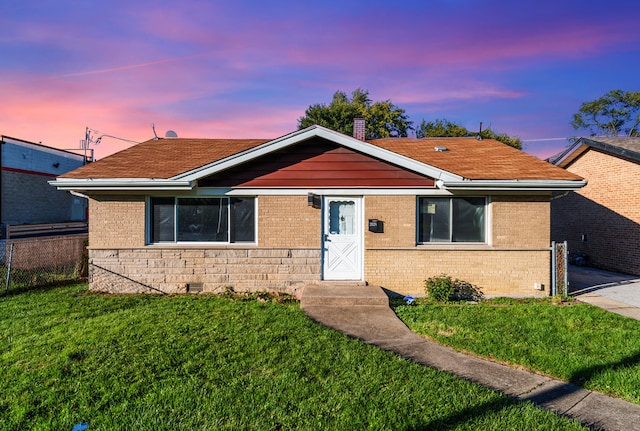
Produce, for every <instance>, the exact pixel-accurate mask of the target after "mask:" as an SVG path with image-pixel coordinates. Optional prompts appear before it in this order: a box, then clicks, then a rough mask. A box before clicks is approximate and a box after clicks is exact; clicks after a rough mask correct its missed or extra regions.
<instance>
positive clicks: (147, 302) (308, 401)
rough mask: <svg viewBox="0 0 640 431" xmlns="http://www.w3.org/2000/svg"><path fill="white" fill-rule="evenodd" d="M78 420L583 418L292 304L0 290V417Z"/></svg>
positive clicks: (45, 424) (246, 425) (558, 425)
mask: <svg viewBox="0 0 640 431" xmlns="http://www.w3.org/2000/svg"><path fill="white" fill-rule="evenodd" d="M231 294H232V292H230V293H229V294H228V295H231ZM409 308H414V307H409ZM81 421H85V422H88V423H89V430H121V429H135V430H160V431H162V430H177V431H180V430H214V429H215V430H250V429H251V430H254V429H256V430H276V429H279V430H292V429H297V430H318V429H322V430H343V429H363V430H366V429H369V430H383V429H396V430H410V429H413V430H418V429H428V430H472V429H482V430H505V429H526V430H549V429H553V430H578V429H583V428H581V427H580V425H579V424H578V423H577V422H575V421H570V420H568V419H566V418H561V417H559V416H558V415H555V414H553V413H551V412H548V411H545V410H543V409H540V408H536V407H534V406H533V404H531V403H525V402H518V401H516V400H514V399H512V398H509V397H507V396H504V395H502V394H499V393H498V392H495V391H492V390H489V389H487V388H483V387H481V386H479V385H475V384H473V383H471V382H468V381H466V380H463V379H459V378H456V377H454V376H451V375H449V374H447V373H443V372H439V371H437V370H435V369H433V368H430V367H423V366H420V365H418V364H416V363H414V362H412V361H407V360H405V359H402V358H400V357H398V356H397V355H394V354H392V353H390V352H386V351H383V350H382V349H379V348H377V347H374V346H371V345H368V344H365V343H362V342H360V341H358V340H355V339H352V338H350V337H347V336H345V335H344V334H341V333H338V332H336V331H333V330H331V329H328V328H325V327H322V326H320V325H317V324H315V323H314V322H312V321H311V319H309V318H308V317H307V316H305V314H304V313H303V312H302V311H301V310H300V308H299V306H298V304H297V303H286V304H279V303H275V302H271V301H268V302H260V296H256V299H255V300H244V299H241V300H237V299H234V298H227V297H220V296H215V295H100V294H92V293H88V292H87V291H86V285H78V286H72V287H65V288H53V289H48V290H44V289H41V290H32V291H27V292H23V293H20V294H16V295H11V296H5V297H2V298H0V430H3V431H4V430H7V431H9V430H11V431H13V430H16V431H17V430H42V431H47V430H71V429H72V428H73V426H74V424H77V423H80V422H81Z"/></svg>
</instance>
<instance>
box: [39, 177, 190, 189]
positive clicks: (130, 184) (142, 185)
mask: <svg viewBox="0 0 640 431" xmlns="http://www.w3.org/2000/svg"><path fill="white" fill-rule="evenodd" d="M49 184H50V185H52V186H54V187H56V188H57V189H58V190H75V191H79V190H85V191H92V190H193V186H194V182H193V181H177V180H166V179H155V178H136V179H117V178H114V179H92V178H89V179H65V178H57V179H56V180H54V181H49Z"/></svg>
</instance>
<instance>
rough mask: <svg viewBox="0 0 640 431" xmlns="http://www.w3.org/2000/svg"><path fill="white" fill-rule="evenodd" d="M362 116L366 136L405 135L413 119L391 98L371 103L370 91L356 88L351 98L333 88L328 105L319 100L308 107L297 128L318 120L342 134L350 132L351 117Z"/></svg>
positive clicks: (316, 122) (315, 122) (302, 127)
mask: <svg viewBox="0 0 640 431" xmlns="http://www.w3.org/2000/svg"><path fill="white" fill-rule="evenodd" d="M356 117H362V118H364V119H365V127H366V129H365V138H366V139H378V138H389V137H392V136H398V137H406V136H407V135H408V132H409V130H412V129H413V128H412V127H411V125H412V124H413V122H411V121H409V117H408V116H407V115H406V114H405V110H404V109H400V108H398V107H397V106H396V105H394V104H393V103H391V101H390V100H385V101H382V102H375V103H372V100H371V99H370V98H369V92H368V91H367V90H362V89H360V88H358V89H357V90H355V91H353V92H352V93H351V99H349V97H348V96H347V95H346V93H344V92H342V91H336V92H335V93H334V95H333V100H332V101H331V103H330V104H329V105H325V104H323V103H318V104H314V105H311V106H309V107H308V108H307V110H306V111H305V113H304V116H303V117H300V118H299V119H298V129H304V128H306V127H309V126H312V125H314V124H318V125H320V126H324V127H327V128H329V129H332V130H335V131H337V132H340V133H344V134H345V135H351V134H352V133H353V119H354V118H356Z"/></svg>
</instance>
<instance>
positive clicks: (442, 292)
mask: <svg viewBox="0 0 640 431" xmlns="http://www.w3.org/2000/svg"><path fill="white" fill-rule="evenodd" d="M424 285H425V291H426V293H427V297H428V298H429V299H432V300H434V301H437V302H447V301H477V300H479V299H482V291H481V290H480V289H479V288H478V287H476V286H474V285H472V284H471V283H469V282H467V281H462V280H458V279H453V278H451V277H450V276H448V275H446V274H442V275H439V276H436V277H430V278H428V279H426V280H425V282H424Z"/></svg>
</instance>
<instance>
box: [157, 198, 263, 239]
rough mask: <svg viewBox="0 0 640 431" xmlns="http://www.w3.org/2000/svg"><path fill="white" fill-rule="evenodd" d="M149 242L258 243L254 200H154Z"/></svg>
mask: <svg viewBox="0 0 640 431" xmlns="http://www.w3.org/2000/svg"><path fill="white" fill-rule="evenodd" d="M149 205H150V209H149V231H150V232H149V239H150V242H151V243H162V242H217V243H235V242H255V235H256V234H255V198H252V197H231V198H230V197H226V196H223V197H203V198H201V197H198V198H191V197H186V198H178V197H151V198H150V199H149Z"/></svg>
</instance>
